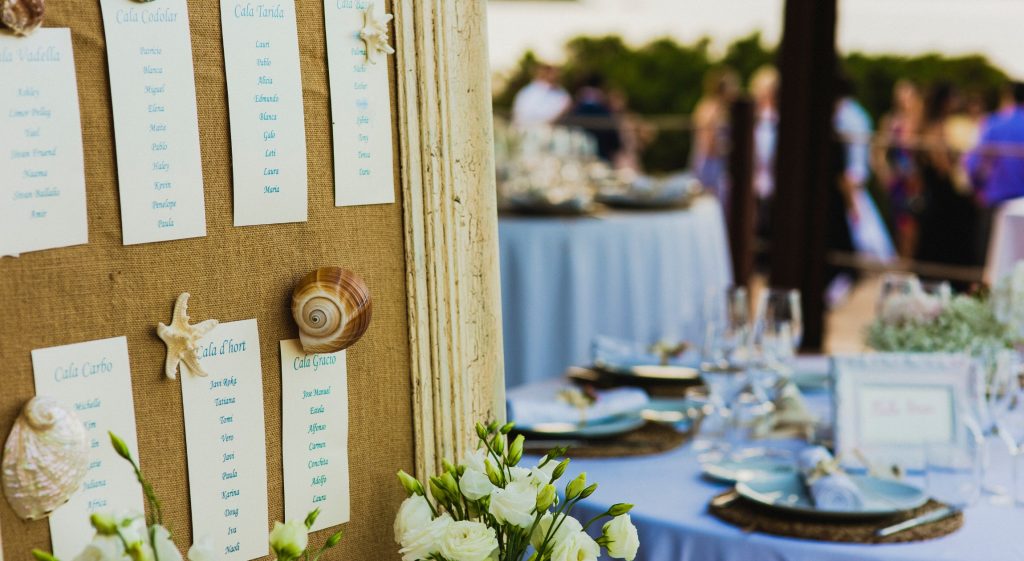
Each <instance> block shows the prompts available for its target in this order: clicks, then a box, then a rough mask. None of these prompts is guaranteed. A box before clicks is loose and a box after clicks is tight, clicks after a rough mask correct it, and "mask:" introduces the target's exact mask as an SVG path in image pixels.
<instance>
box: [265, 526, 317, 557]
mask: <svg viewBox="0 0 1024 561" xmlns="http://www.w3.org/2000/svg"><path fill="white" fill-rule="evenodd" d="M308 543H309V533H308V531H307V529H306V524H305V523H303V521H301V520H292V521H290V522H287V523H285V524H282V523H280V522H274V529H273V530H272V531H271V532H270V549H272V550H274V553H275V554H276V555H277V557H278V559H296V558H298V557H299V556H300V555H302V552H303V551H306V545H308Z"/></svg>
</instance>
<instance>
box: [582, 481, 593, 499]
mask: <svg viewBox="0 0 1024 561" xmlns="http://www.w3.org/2000/svg"><path fill="white" fill-rule="evenodd" d="M594 491H597V483H593V484H591V485H590V486H588V487H587V488H586V489H584V490H583V492H582V493H580V498H581V499H585V498H587V497H589V496H590V495H593V494H594Z"/></svg>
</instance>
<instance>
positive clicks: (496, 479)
mask: <svg viewBox="0 0 1024 561" xmlns="http://www.w3.org/2000/svg"><path fill="white" fill-rule="evenodd" d="M484 468H485V469H486V470H487V479H489V480H490V482H491V484H492V485H496V486H499V487H500V486H501V472H499V471H498V468H496V467H494V464H493V463H491V460H490V459H487V460H485V461H484Z"/></svg>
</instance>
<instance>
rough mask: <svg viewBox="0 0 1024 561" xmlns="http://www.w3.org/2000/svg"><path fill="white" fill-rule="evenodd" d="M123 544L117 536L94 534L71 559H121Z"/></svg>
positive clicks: (122, 557) (87, 560) (106, 560)
mask: <svg viewBox="0 0 1024 561" xmlns="http://www.w3.org/2000/svg"><path fill="white" fill-rule="evenodd" d="M124 559H126V557H125V554H124V546H123V545H122V544H121V539H120V538H118V537H117V536H96V537H94V538H93V539H92V541H91V542H89V545H87V546H85V549H83V550H82V552H81V553H79V554H78V555H77V556H76V557H75V558H74V559H73V561H123V560H124Z"/></svg>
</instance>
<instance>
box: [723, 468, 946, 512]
mask: <svg viewBox="0 0 1024 561" xmlns="http://www.w3.org/2000/svg"><path fill="white" fill-rule="evenodd" d="M850 479H852V480H853V482H854V484H856V485H857V487H859V488H860V491H861V495H862V496H863V498H864V507H863V508H862V509H860V510H855V511H836V510H819V509H817V508H814V504H813V503H812V502H811V499H810V497H809V496H808V495H807V488H806V486H805V485H804V483H803V480H802V479H801V477H800V475H798V474H796V473H792V474H788V475H772V476H766V477H760V478H757V479H753V480H750V481H742V482H740V483H737V484H736V491H737V492H738V493H739V494H740V496H741V497H743V498H745V499H747V500H750V501H753V502H755V503H759V504H762V505H764V506H766V507H768V508H771V509H774V510H779V511H783V512H791V513H797V514H802V515H811V516H815V517H820V518H874V517H880V516H888V515H892V514H898V513H901V512H906V511H908V510H912V509H915V508H918V507H920V506H921V505H923V504H925V503H926V502H928V495H927V494H925V492H924V491H922V490H921V489H918V488H917V487H914V486H912V485H907V484H906V483H900V482H899V481H893V480H891V479H879V478H877V477H871V476H869V475H851V476H850Z"/></svg>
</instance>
